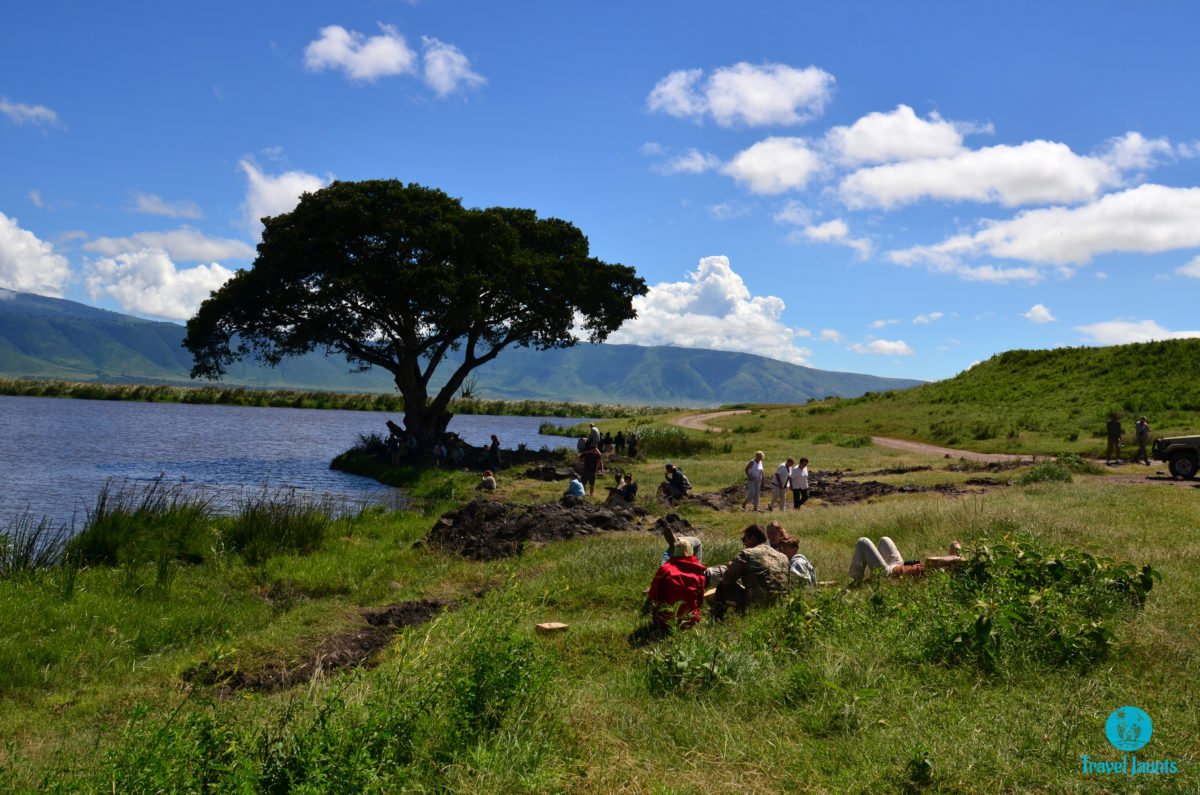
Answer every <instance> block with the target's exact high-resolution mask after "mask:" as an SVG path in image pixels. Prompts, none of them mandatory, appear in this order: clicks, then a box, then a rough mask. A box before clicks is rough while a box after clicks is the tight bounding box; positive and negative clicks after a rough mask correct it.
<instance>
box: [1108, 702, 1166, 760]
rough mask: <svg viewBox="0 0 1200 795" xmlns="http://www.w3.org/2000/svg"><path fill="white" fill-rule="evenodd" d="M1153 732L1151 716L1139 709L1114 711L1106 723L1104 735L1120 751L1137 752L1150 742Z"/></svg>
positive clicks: (1131, 708)
mask: <svg viewBox="0 0 1200 795" xmlns="http://www.w3.org/2000/svg"><path fill="white" fill-rule="evenodd" d="M1153 731H1154V724H1153V723H1152V722H1151V721H1150V716H1149V715H1147V714H1146V713H1145V712H1144V711H1142V710H1141V709H1139V708H1137V707H1121V708H1120V709H1114V710H1113V711H1112V714H1111V715H1109V716H1108V720H1107V721H1105V722H1104V734H1105V735H1107V736H1108V741H1109V742H1110V743H1112V746H1113V748H1116V749H1117V750H1118V751H1136V750H1137V749H1139V748H1141V747H1142V746H1143V745H1145V744H1146V743H1148V742H1150V734H1151V732H1153Z"/></svg>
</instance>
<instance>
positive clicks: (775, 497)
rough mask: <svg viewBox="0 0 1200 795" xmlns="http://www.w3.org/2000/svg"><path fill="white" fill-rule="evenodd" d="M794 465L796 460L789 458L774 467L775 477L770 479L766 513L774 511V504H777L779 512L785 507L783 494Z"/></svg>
mask: <svg viewBox="0 0 1200 795" xmlns="http://www.w3.org/2000/svg"><path fill="white" fill-rule="evenodd" d="M795 465H796V459H794V458H789V459H788V460H787V461H784V462H783V463H782V464H780V465H779V466H777V467H775V476H774V477H772V478H771V504H770V505H768V506H767V510H768V511H773V510H775V503H779V510H781V511H782V510H784V508H786V507H787V501H786V500H784V498H783V494H784V491H785V490H786V489H787V484H788V480H789V479H790V478H791V476H792V467H794V466H795Z"/></svg>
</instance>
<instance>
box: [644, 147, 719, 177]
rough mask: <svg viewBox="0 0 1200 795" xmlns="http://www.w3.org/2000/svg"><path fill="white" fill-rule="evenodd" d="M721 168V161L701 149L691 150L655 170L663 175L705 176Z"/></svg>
mask: <svg viewBox="0 0 1200 795" xmlns="http://www.w3.org/2000/svg"><path fill="white" fill-rule="evenodd" d="M720 167H721V159H720V158H719V157H717V156H716V155H713V154H709V153H708V152H701V151H700V150H699V149H689V150H687V151H686V152H684V153H683V154H682V155H679V156H678V157H673V158H671V159H670V160H668V161H667V162H665V163H663V164H661V165H659V166H656V167H655V170H656V171H658V172H659V173H662V174H703V173H704V172H705V171H713V170H715V169H718V168H720Z"/></svg>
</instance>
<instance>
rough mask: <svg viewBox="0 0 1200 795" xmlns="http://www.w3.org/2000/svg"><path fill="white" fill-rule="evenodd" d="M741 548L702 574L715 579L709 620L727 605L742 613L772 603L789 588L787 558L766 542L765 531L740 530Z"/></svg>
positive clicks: (716, 616)
mask: <svg viewBox="0 0 1200 795" xmlns="http://www.w3.org/2000/svg"><path fill="white" fill-rule="evenodd" d="M742 544H743V545H744V547H745V548H744V549H743V550H742V551H741V552H739V553H738V554H737V557H735V558H734V559H733V560H731V561H729V563H728V565H725V566H716V567H714V568H713V569H709V570H707V571H706V574H707V575H708V577H709V578H711V579H716V580H717V593H716V596H715V598H714V600H713V608H712V609H713V617H714V618H721V617H723V616H724V614H725V611H726V610H727V609H728V607H729V606H731V605H732V606H733V607H734V608H735V609H736V610H737V611H738V612H739V613H744V612H745V611H746V610H747V608H749V607H751V606H755V607H757V606H760V605H769V604H773V603H774V602H775V601H776V600H778V599H779V597H781V596H783V595H784V594H786V593H787V592H788V589H789V588H790V587H791V581H790V579H789V578H790V577H791V575H790V574H789V573H788V559H787V558H786V557H785V556H784V555H782V554H781V553H779V552H777V551H775V550H774V549H772V548H771V545H770V544H769V543H767V531H766V530H764V529H763V528H761V527H759V526H758V525H756V524H752V525H750V526H749V527H747V528H746V529H745V530H743V531H742Z"/></svg>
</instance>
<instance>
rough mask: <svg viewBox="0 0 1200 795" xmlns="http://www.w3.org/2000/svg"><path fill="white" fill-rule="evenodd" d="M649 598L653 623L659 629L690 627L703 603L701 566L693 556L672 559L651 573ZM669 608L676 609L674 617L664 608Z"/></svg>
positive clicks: (702, 573) (696, 618) (695, 620)
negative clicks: (652, 612)
mask: <svg viewBox="0 0 1200 795" xmlns="http://www.w3.org/2000/svg"><path fill="white" fill-rule="evenodd" d="M649 599H650V604H651V605H653V606H654V622H655V623H656V624H658V625H659V626H660V627H663V628H664V629H670V628H671V627H672V626H674V625H678V626H681V627H690V626H692V625H693V624H695V623H696V622H698V621H699V620H700V606H701V605H702V604H704V564H702V563H701V562H700V561H698V560H696V556H695V555H688V556H687V557H684V558H671V559H670V560H668V561H667V562H666V563H664V564H662V565H661V566H659V567H658V571H657V572H656V573H655V574H654V580H653V581H652V582H651V583H650V593H649ZM670 606H675V616H674V617H673V618H672V616H671V612H670V610H669V609H668V610H664V609H663V608H669V607H670Z"/></svg>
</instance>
